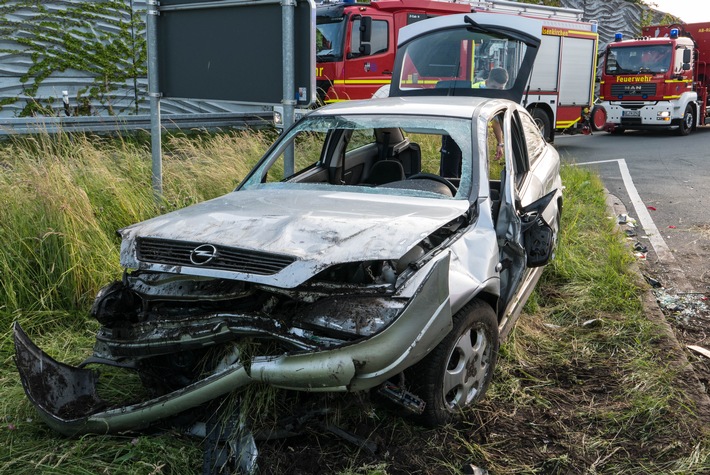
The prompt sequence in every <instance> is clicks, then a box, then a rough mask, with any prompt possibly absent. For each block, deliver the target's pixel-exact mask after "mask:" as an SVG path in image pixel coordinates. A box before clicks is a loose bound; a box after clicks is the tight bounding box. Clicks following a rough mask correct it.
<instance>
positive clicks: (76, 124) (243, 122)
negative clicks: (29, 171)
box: [0, 112, 274, 136]
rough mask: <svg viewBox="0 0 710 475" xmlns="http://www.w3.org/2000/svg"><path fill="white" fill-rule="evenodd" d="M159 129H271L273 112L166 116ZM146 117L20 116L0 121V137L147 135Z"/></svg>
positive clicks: (147, 121)
mask: <svg viewBox="0 0 710 475" xmlns="http://www.w3.org/2000/svg"><path fill="white" fill-rule="evenodd" d="M160 123H161V127H163V128H165V129H168V130H194V129H205V130H220V129H225V130H226V129H250V128H262V127H268V126H272V125H273V124H274V122H273V113H272V112H255V113H253V112H237V113H235V112H211V113H194V114H166V115H162V116H161V121H160ZM150 128H151V126H150V116H149V115H130V116H106V117H104V116H76V117H39V116H38V117H22V118H8V119H0V136H2V135H27V134H37V133H49V134H55V133H58V132H67V133H72V132H84V133H108V132H129V131H138V130H145V131H147V132H150Z"/></svg>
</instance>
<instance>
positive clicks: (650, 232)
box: [576, 158, 676, 264]
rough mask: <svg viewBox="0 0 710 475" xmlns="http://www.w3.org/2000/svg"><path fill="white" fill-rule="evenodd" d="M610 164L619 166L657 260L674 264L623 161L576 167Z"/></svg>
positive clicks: (607, 161) (616, 160)
mask: <svg viewBox="0 0 710 475" xmlns="http://www.w3.org/2000/svg"><path fill="white" fill-rule="evenodd" d="M612 162H616V163H617V164H618V165H619V171H620V172H621V178H622V180H623V181H624V186H626V192H627V193H628V194H629V199H631V204H632V205H633V206H634V209H635V210H636V216H638V218H639V221H640V222H641V226H642V227H643V229H644V231H645V232H646V235H647V236H648V240H649V241H650V242H651V246H653V250H654V251H655V252H656V256H657V257H658V260H659V261H660V262H662V263H665V264H676V260H675V256H673V253H672V252H671V250H670V248H669V247H668V245H667V244H666V241H664V240H663V236H662V235H661V233H660V232H659V231H658V228H657V227H656V223H654V222H653V218H651V215H650V213H649V212H648V208H647V207H646V204H645V203H644V202H643V200H642V199H641V195H639V192H638V190H636V186H635V185H634V181H633V179H632V178H631V173H630V172H629V167H628V165H626V160H625V159H623V158H619V159H615V160H600V161H596V162H583V163H577V164H576V165H596V164H600V163H612Z"/></svg>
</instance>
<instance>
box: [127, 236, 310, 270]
mask: <svg viewBox="0 0 710 475" xmlns="http://www.w3.org/2000/svg"><path fill="white" fill-rule="evenodd" d="M137 256H138V259H139V260H141V261H144V262H151V263H155V264H168V265H176V266H189V267H201V268H204V269H219V270H227V271H232V272H243V273H246V274H257V275H273V274H276V273H278V272H280V271H281V270H283V269H284V268H286V267H287V266H288V265H290V264H291V263H293V262H295V261H296V259H295V258H294V257H291V256H283V255H277V254H269V253H266V252H256V251H250V250H246V249H237V248H233V247H227V246H218V245H209V244H203V243H199V242H186V241H170V240H165V239H154V238H142V239H139V240H138V247H137Z"/></svg>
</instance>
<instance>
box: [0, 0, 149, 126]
mask: <svg viewBox="0 0 710 475" xmlns="http://www.w3.org/2000/svg"><path fill="white" fill-rule="evenodd" d="M64 6H65V7H66V8H64V9H62V8H51V9H50V8H48V7H47V6H46V5H45V4H42V3H40V2H37V1H36V0H16V1H14V2H9V3H6V4H5V5H4V6H2V7H0V18H1V19H0V35H2V36H3V37H4V38H10V39H12V40H14V41H15V42H16V43H17V44H18V45H19V49H17V50H3V52H5V53H12V54H22V55H27V56H28V57H29V58H30V59H31V61H32V65H31V66H30V68H29V69H28V71H27V73H26V74H25V75H23V76H22V78H21V81H22V82H23V83H25V86H24V95H25V96H27V97H28V98H30V100H29V101H28V103H27V106H26V107H25V108H24V109H23V111H22V112H21V114H20V115H21V116H30V115H33V114H36V113H41V114H51V113H52V111H51V109H50V108H49V105H39V104H38V103H37V102H36V101H34V100H33V99H32V98H33V97H34V96H35V94H36V93H37V90H38V88H39V87H40V85H42V83H43V82H45V81H46V80H47V79H48V78H49V77H50V76H51V75H52V74H55V73H57V72H63V71H67V70H76V71H81V72H82V73H85V74H88V75H90V76H91V77H93V85H92V86H88V87H84V88H82V89H81V90H79V94H78V95H79V96H81V97H83V98H84V107H83V109H81V110H77V111H75V112H76V113H78V114H84V115H86V114H90V113H91V112H92V111H91V110H90V108H86V104H87V103H89V102H91V101H97V102H99V103H100V104H102V105H103V106H105V107H106V110H107V111H108V113H109V114H116V113H119V112H131V110H127V111H126V110H115V109H114V105H113V102H114V93H115V92H116V91H117V90H118V89H119V88H121V87H124V86H126V85H129V86H130V87H131V88H133V90H134V94H133V98H132V101H131V102H132V106H131V108H132V111H133V112H134V113H137V111H138V106H139V102H140V100H141V99H140V98H139V94H138V83H137V81H138V78H141V77H145V76H146V59H147V49H146V42H145V37H144V36H145V35H144V24H143V21H142V19H141V15H142V13H141V12H140V11H135V10H134V8H133V2H132V0H100V1H95V2H76V3H66V4H64ZM27 10H29V11H31V12H33V15H32V16H31V20H29V21H27V20H26V17H20V16H17V15H16V14H17V13H18V12H20V11H25V12H26V11H27ZM18 18H22V19H21V20H20V19H18ZM98 24H106V25H107V28H106V29H104V30H98V29H97V28H96V25H98ZM20 51H21V53H20ZM13 102H14V101H13ZM80 103H81V101H80ZM0 107H1V105H0Z"/></svg>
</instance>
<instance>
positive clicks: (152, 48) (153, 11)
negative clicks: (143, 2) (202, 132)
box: [145, 0, 163, 202]
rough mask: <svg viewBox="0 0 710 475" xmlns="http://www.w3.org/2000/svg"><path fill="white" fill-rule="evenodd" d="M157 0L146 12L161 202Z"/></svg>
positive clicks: (155, 175)
mask: <svg viewBox="0 0 710 475" xmlns="http://www.w3.org/2000/svg"><path fill="white" fill-rule="evenodd" d="M159 14H160V13H159V12H158V2H157V0H148V12H147V14H146V19H145V22H146V37H147V38H146V40H147V43H148V97H149V98H150V147H151V157H152V166H151V183H152V185H153V196H155V200H156V201H157V202H160V201H161V200H162V198H163V157H162V155H161V148H162V145H161V144H162V137H161V129H160V93H159V92H158V91H159V90H160V89H159V88H158V57H157V53H158V31H157V24H158V22H157V18H158V15H159Z"/></svg>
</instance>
